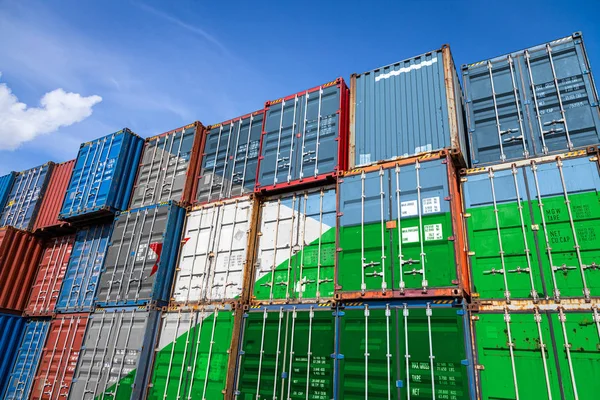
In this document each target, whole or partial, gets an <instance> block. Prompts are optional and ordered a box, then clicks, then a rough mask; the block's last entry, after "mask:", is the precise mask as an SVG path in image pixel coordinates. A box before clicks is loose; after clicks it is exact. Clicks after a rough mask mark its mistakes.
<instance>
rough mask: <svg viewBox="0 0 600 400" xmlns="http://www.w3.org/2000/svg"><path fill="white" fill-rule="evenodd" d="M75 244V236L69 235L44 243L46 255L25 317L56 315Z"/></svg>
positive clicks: (44, 254) (42, 260) (35, 280)
mask: <svg viewBox="0 0 600 400" xmlns="http://www.w3.org/2000/svg"><path fill="white" fill-rule="evenodd" d="M74 242H75V235H68V236H59V237H55V238H52V239H48V240H47V241H46V243H44V253H43V255H42V258H41V260H40V264H39V267H38V268H37V273H36V275H35V279H34V281H33V285H32V288H31V294H30V295H29V302H28V303H27V306H26V308H25V315H28V316H37V317H41V316H49V315H52V314H53V313H54V307H55V306H56V302H57V300H58V295H59V294H60V288H61V286H62V281H63V278H64V276H65V272H66V270H67V266H68V264H69V257H71V250H72V249H73V243H74Z"/></svg>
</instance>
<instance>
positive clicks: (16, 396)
mask: <svg viewBox="0 0 600 400" xmlns="http://www.w3.org/2000/svg"><path fill="white" fill-rule="evenodd" d="M49 327H50V321H48V320H29V321H28V322H27V324H26V325H25V331H24V333H23V336H22V338H21V343H20V345H19V350H18V351H17V355H16V357H15V362H14V363H13V366H12V370H11V372H10V375H8V382H7V384H6V390H5V391H4V397H2V398H3V399H5V400H26V399H29V394H30V392H31V387H32V384H33V378H34V377H35V372H36V370H37V368H38V363H39V362H40V356H41V354H42V348H43V347H44V343H45V341H46V335H47V334H48V328H49Z"/></svg>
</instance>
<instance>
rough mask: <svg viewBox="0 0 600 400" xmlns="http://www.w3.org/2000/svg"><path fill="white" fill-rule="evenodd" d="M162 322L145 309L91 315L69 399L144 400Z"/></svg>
mask: <svg viewBox="0 0 600 400" xmlns="http://www.w3.org/2000/svg"><path fill="white" fill-rule="evenodd" d="M159 320H160V312H158V311H152V310H150V311H148V310H146V309H145V308H143V307H140V308H137V307H124V308H119V307H111V308H103V309H97V310H96V311H95V312H94V313H93V314H91V315H90V317H89V320H88V327H87V329H86V332H85V338H84V339H83V345H82V347H81V351H80V353H79V361H78V362H77V368H76V369H75V375H74V378H73V383H72V384H71V390H70V391H69V397H68V398H69V399H70V400H81V399H91V400H94V399H108V398H110V399H115V400H139V399H144V398H145V397H144V396H145V392H146V382H147V381H148V375H149V372H150V371H149V369H150V362H151V360H152V352H153V349H154V346H155V341H156V332H157V328H158V322H159Z"/></svg>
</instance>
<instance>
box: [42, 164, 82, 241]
mask: <svg viewBox="0 0 600 400" xmlns="http://www.w3.org/2000/svg"><path fill="white" fill-rule="evenodd" d="M74 166H75V160H71V161H67V162H64V163H60V164H56V166H55V167H54V170H53V171H52V175H51V176H50V180H49V181H48V189H47V190H46V193H45V194H44V197H43V199H42V203H41V205H40V211H39V212H38V215H37V218H36V219H35V224H34V226H33V230H34V231H38V232H39V233H46V232H53V231H54V232H56V231H60V230H63V231H65V230H67V229H68V228H69V224H68V223H65V222H64V221H59V220H58V214H59V213H60V208H61V207H62V204H63V201H64V199H65V194H66V192H67V186H68V185H69V180H70V179H71V174H72V173H73V167H74Z"/></svg>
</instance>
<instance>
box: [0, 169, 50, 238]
mask: <svg viewBox="0 0 600 400" xmlns="http://www.w3.org/2000/svg"><path fill="white" fill-rule="evenodd" d="M53 169H54V163H52V162H49V163H46V164H43V165H40V166H39V167H35V168H32V169H28V170H26V171H23V172H19V173H18V174H17V176H16V177H15V182H14V183H13V185H12V189H11V191H10V194H9V196H8V200H7V202H6V206H5V207H4V211H2V218H1V219H0V226H7V225H10V226H14V227H15V228H18V229H23V230H30V229H32V228H33V225H34V223H35V219H36V217H37V214H38V210H39V208H40V205H41V203H42V199H43V197H44V193H45V192H46V188H47V186H48V180H49V178H50V176H51V175H52V170H53Z"/></svg>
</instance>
